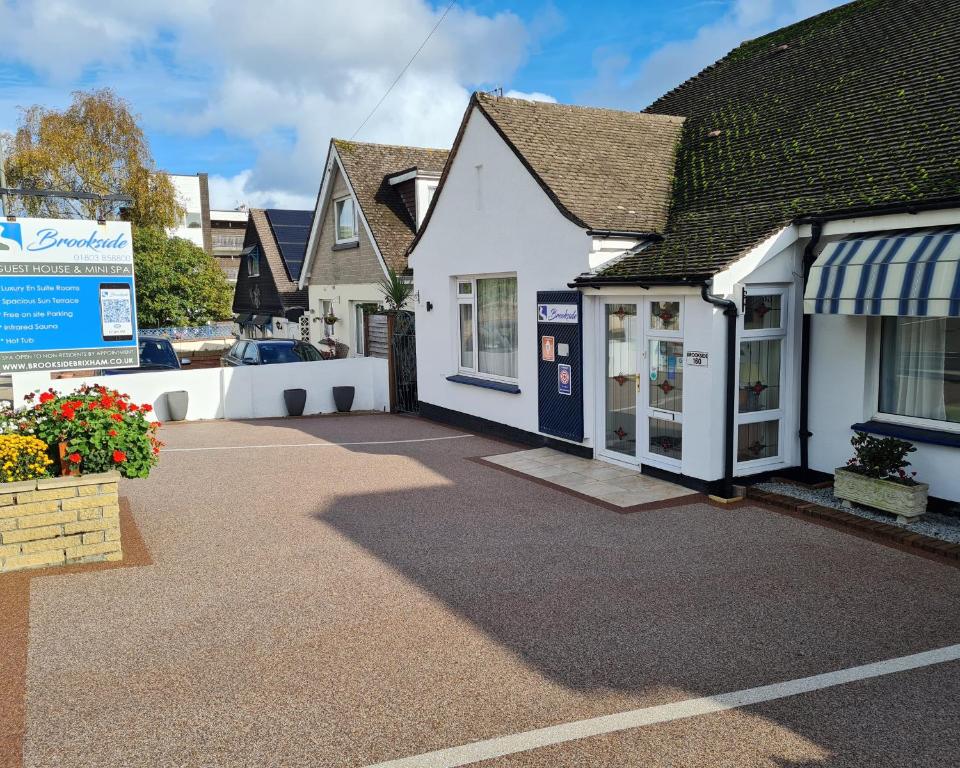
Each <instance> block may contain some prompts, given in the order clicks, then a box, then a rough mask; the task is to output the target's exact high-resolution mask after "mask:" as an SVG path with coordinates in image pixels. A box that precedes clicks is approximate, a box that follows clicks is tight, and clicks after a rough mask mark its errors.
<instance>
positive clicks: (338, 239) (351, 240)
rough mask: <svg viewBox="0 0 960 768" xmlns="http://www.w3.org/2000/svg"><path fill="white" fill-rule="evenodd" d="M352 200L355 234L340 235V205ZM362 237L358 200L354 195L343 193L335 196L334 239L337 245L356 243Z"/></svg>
mask: <svg viewBox="0 0 960 768" xmlns="http://www.w3.org/2000/svg"><path fill="white" fill-rule="evenodd" d="M348 200H349V201H350V203H351V204H352V205H353V235H352V236H351V237H345V238H341V237H340V213H339V210H338V208H339V206H340V204H341V203H344V202H346V201H348ZM359 238H360V227H359V222H358V217H357V201H356V200H354V199H353V195H342V196H341V197H337V198H334V201H333V240H334V243H336V244H337V245H346V244H348V243H355V242H357V240H359Z"/></svg>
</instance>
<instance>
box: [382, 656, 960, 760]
mask: <svg viewBox="0 0 960 768" xmlns="http://www.w3.org/2000/svg"><path fill="white" fill-rule="evenodd" d="M957 660H960V644H958V645H948V646H946V647H944V648H937V649H935V650H932V651H924V652H923V653H915V654H912V655H910V656H900V657H897V658H894V659H887V660H885V661H878V662H875V663H873V664H864V665H862V666H859V667H849V668H847V669H840V670H837V671H835V672H826V673H824V674H822V675H813V676H811V677H801V678H799V679H797V680H787V681H786V682H783V683H773V684H772V685H762V686H760V687H759V688H748V689H746V690H743V691H734V692H733V693H722V694H719V695H717V696H707V697H703V698H699V699H687V700H686V701H677V702H673V703H671V704H661V705H659V706H655V707H645V708H644V709H632V710H629V711H627V712H618V713H616V714H613V715H604V716H602V717H593V718H590V719H589V720H577V721H575V722H572V723H563V724H561V725H552V726H550V727H548V728H538V729H537V730H534V731H524V732H523V733H515V734H511V735H509V736H499V737H497V738H493V739H486V740H485V741H476V742H474V743H472V744H464V745H463V746H459V747H450V748H448V749H439V750H437V751H436V752H426V753H424V754H422V755H414V756H412V757H402V758H399V759H397V760H387V761H386V762H383V763H376V764H375V765H371V766H368V767H367V768H454V766H459V765H469V764H470V763H477V762H480V761H481V760H491V759H493V758H496V757H503V756H504V755H513V754H516V753H518V752H527V751H529V750H531V749H539V748H541V747H547V746H551V745H553V744H562V743H563V742H566V741H575V740H577V739H585V738H588V737H590V736H599V735H601V734H604V733H614V732H616V731H624V730H627V729H630V728H640V727H642V726H645V725H655V724H657V723H666V722H670V721H671V720H682V719H684V718H688V717H696V716H698V715H707V714H710V713H712V712H723V711H725V710H728V709H736V708H737V707H745V706H747V705H749V704H759V703H761V702H764V701H773V700H775V699H783V698H787V697H789V696H796V695H798V694H801V693H809V692H810V691H818V690H821V689H823V688H833V687H834V686H838V685H845V684H846V683H852V682H855V681H857V680H868V679H870V678H872V677H882V676H883V675H892V674H895V673H897V672H905V671H907V670H910V669H918V668H920V667H927V666H930V665H931V664H943V663H944V662H948V661H957Z"/></svg>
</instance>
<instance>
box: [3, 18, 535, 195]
mask: <svg viewBox="0 0 960 768" xmlns="http://www.w3.org/2000/svg"><path fill="white" fill-rule="evenodd" d="M444 7H445V6H441V7H434V4H433V3H431V2H428V0H352V2H348V3H317V2H316V1H315V0H284V2H283V3H264V2H262V0H138V1H137V2H134V3H131V2H129V0H32V2H24V3H19V4H14V5H7V4H3V3H2V2H0V29H7V30H11V29H15V30H17V32H16V34H12V35H8V37H9V38H10V40H9V41H8V43H7V45H6V47H5V50H4V52H3V54H2V56H3V57H4V58H7V59H13V60H15V61H18V62H20V63H22V64H25V65H27V66H28V67H30V68H31V69H32V70H33V71H35V72H36V73H38V75H40V76H41V77H42V78H43V79H44V81H45V84H46V85H48V87H49V86H55V87H56V88H57V89H58V90H57V93H62V92H63V91H64V90H65V87H66V86H72V85H74V84H77V83H82V84H83V86H84V87H90V86H91V85H94V86H101V85H110V86H112V87H114V88H116V89H117V90H118V91H119V92H120V93H121V95H123V96H126V97H127V98H128V99H129V100H130V101H131V103H132V104H133V107H134V109H135V110H136V111H138V112H140V113H142V114H143V116H144V120H145V123H146V125H147V127H148V129H150V128H154V129H158V130H163V131H164V132H165V133H180V134H183V135H184V141H185V142H186V141H190V140H191V137H196V139H197V140H198V141H199V140H201V139H205V138H206V137H208V136H209V135H210V134H211V132H215V131H223V132H224V133H225V134H226V135H227V136H230V137H240V138H243V139H246V140H248V141H249V142H251V143H252V145H253V146H254V148H255V151H256V156H253V157H251V158H250V160H249V167H248V168H247V169H246V170H244V171H243V172H242V173H238V174H236V175H234V176H232V177H230V178H224V177H217V178H215V179H213V178H212V179H211V198H212V203H213V204H214V205H217V206H227V207H230V206H232V205H234V204H235V198H236V197H237V196H242V199H243V200H245V201H246V202H248V203H250V204H252V205H254V204H264V203H265V202H269V203H270V204H274V205H280V204H287V203H291V204H292V203H293V202H296V204H297V205H303V203H304V201H305V200H308V199H310V200H312V198H313V197H314V196H315V195H316V190H317V187H318V186H319V182H320V178H319V175H320V172H321V170H322V167H323V162H324V159H325V157H326V152H327V145H328V142H329V140H330V138H331V137H332V136H335V137H344V138H350V137H351V136H352V135H353V133H354V131H356V129H357V128H358V126H360V124H361V122H362V121H363V120H364V118H365V117H366V116H367V114H368V113H369V112H370V110H371V109H372V108H373V106H374V105H375V104H376V103H377V101H378V100H379V99H380V97H381V96H382V95H383V94H384V92H385V91H386V90H387V88H388V87H389V86H390V84H391V82H392V81H393V79H394V78H395V77H396V75H397V73H398V72H399V71H400V70H401V68H402V67H403V66H404V65H405V64H406V63H407V61H408V60H409V58H410V56H411V55H412V54H413V53H414V51H415V50H416V48H417V46H419V44H420V43H421V42H422V41H423V39H424V38H425V37H426V36H427V34H428V33H429V32H430V30H431V29H432V28H433V26H434V25H435V24H436V23H437V20H438V19H439V16H440V14H441V13H442V12H443V8H444ZM531 44H532V37H531V35H530V33H529V31H528V30H527V29H526V28H525V27H524V25H523V23H522V22H521V21H520V19H519V18H518V17H517V16H516V15H514V14H512V13H506V12H504V13H495V14H488V15H484V14H481V13H478V12H475V11H472V10H469V9H465V8H461V7H460V6H454V8H453V9H452V10H451V11H450V12H449V14H448V15H447V17H446V18H445V19H444V21H443V23H442V24H441V25H440V26H439V28H438V29H437V30H436V32H435V33H434V34H433V36H432V37H431V39H430V41H429V42H428V43H427V45H426V46H425V47H424V49H423V51H422V52H421V53H420V55H419V56H418V57H417V59H416V60H415V62H414V63H413V65H412V66H411V67H410V68H409V69H408V70H407V72H406V74H405V75H404V76H403V78H402V79H401V81H400V82H399V84H398V85H397V86H396V88H395V89H394V90H393V91H392V92H391V93H390V95H389V96H388V97H387V98H386V100H385V101H384V103H383V104H382V105H381V106H380V108H379V109H378V111H377V113H376V114H375V115H374V116H373V117H372V118H371V119H370V120H369V121H368V122H367V123H366V125H365V126H364V128H363V130H362V132H361V133H360V134H359V135H358V136H357V137H356V138H357V140H360V141H380V142H384V143H393V144H415V145H422V146H440V147H446V146H449V145H450V143H451V141H452V140H453V137H454V135H455V133H456V130H457V127H458V125H459V122H460V119H461V117H462V113H463V109H464V107H465V106H466V104H467V101H468V99H469V96H470V92H471V90H473V89H474V88H475V87H478V86H483V85H489V84H500V83H503V82H509V80H510V78H511V77H512V76H513V73H514V72H515V71H516V70H517V68H518V67H519V66H520V64H521V63H522V62H523V60H524V58H525V56H526V55H527V52H528V50H529V49H530V46H531ZM51 93H52V91H51ZM537 96H542V97H545V98H549V97H546V96H545V95H543V94H530V95H529V97H530V98H533V97H537ZM167 164H168V165H169V163H167ZM241 167H242V166H241ZM201 170H202V169H201ZM281 201H286V202H285V203H281Z"/></svg>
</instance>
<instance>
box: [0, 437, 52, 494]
mask: <svg viewBox="0 0 960 768" xmlns="http://www.w3.org/2000/svg"><path fill="white" fill-rule="evenodd" d="M52 464H53V459H51V458H50V456H49V455H48V447H47V444H46V443H45V442H43V440H41V439H40V438H38V437H34V436H33V435H18V434H3V435H0V482H3V483H16V482H20V481H21V480H34V479H36V478H38V477H46V476H47V475H49V474H50V466H51V465H52Z"/></svg>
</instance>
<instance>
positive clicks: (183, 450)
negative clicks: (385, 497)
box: [160, 435, 475, 453]
mask: <svg viewBox="0 0 960 768" xmlns="http://www.w3.org/2000/svg"><path fill="white" fill-rule="evenodd" d="M464 437H475V435H449V436H444V437H420V438H417V439H414V440H368V441H367V442H362V443H361V442H357V443H264V444H261V445H213V446H209V447H207V448H161V449H160V450H161V452H162V453H191V452H195V451H243V450H247V449H250V448H338V447H340V446H342V445H399V444H401V443H431V442H434V441H436V440H460V439H461V438H464Z"/></svg>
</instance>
